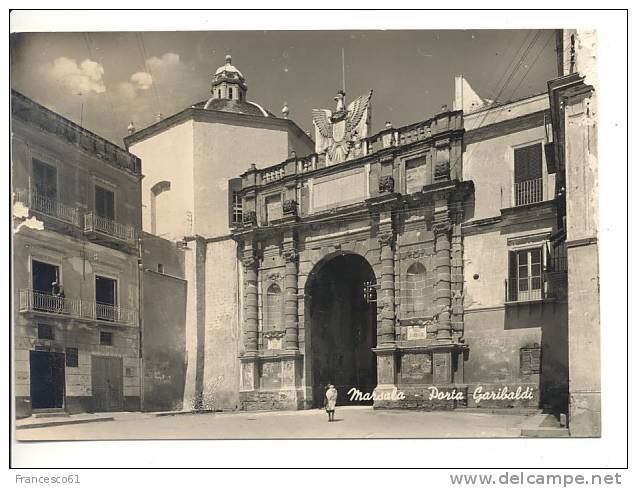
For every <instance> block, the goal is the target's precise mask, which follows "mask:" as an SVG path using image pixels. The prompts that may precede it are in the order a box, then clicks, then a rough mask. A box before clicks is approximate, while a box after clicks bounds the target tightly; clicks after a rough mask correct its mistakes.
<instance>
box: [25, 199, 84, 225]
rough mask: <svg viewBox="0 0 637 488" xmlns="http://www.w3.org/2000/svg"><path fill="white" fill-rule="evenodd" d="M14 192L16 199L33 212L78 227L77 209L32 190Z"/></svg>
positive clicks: (79, 220)
mask: <svg viewBox="0 0 637 488" xmlns="http://www.w3.org/2000/svg"><path fill="white" fill-rule="evenodd" d="M16 193H17V200H18V201H19V202H21V203H23V204H24V205H26V206H27V207H29V208H30V209H31V210H33V211H34V212H38V213H41V214H44V215H48V216H49V217H53V218H54V219H57V220H60V221H62V222H66V223H67V224H71V225H74V226H76V227H80V222H81V214H80V210H79V209H77V208H75V207H71V206H70V205H66V204H64V203H62V202H60V201H59V200H56V199H55V198H51V197H47V196H44V195H41V194H40V193H38V192H36V191H34V190H19V191H17V192H16Z"/></svg>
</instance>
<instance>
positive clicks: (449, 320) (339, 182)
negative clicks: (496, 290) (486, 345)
mask: <svg viewBox="0 0 637 488" xmlns="http://www.w3.org/2000/svg"><path fill="white" fill-rule="evenodd" d="M462 130H463V129H462V118H461V114H460V113H459V112H445V113H441V114H439V115H437V116H436V117H434V118H433V119H430V120H428V121H425V122H423V123H421V124H420V126H418V127H416V126H409V127H408V128H404V129H396V130H395V132H396V134H395V140H396V141H398V142H397V144H395V145H392V146H387V147H385V145H384V144H383V142H382V137H381V136H382V134H381V135H378V136H375V137H371V138H368V139H366V140H364V141H363V144H364V145H365V147H366V148H367V154H366V155H364V156H362V157H359V158H357V159H353V160H347V161H343V162H340V163H339V164H329V165H328V164H326V163H325V161H324V160H322V159H321V158H320V157H319V158H315V157H314V155H312V156H309V157H308V161H309V162H308V163H307V164H303V162H301V163H299V162H298V160H296V159H295V160H291V161H287V162H285V163H283V164H282V165H277V167H281V168H282V169H283V171H280V172H279V173H280V175H281V176H280V177H279V178H278V179H274V180H273V179H264V178H263V177H262V175H261V173H268V174H269V173H270V172H271V170H270V169H269V168H267V169H264V170H258V169H257V168H251V169H250V170H249V171H247V172H246V173H244V174H243V175H242V181H243V188H242V195H243V207H244V209H245V211H244V212H245V213H244V215H250V216H251V218H250V219H249V220H248V221H246V219H245V218H244V226H242V227H239V228H237V229H236V230H235V231H234V234H233V235H234V238H235V240H236V241H237V242H238V244H239V246H240V248H241V249H243V259H244V269H245V279H244V294H245V313H244V342H245V351H246V352H245V353H244V354H243V355H242V356H241V357H240V361H241V366H242V374H241V377H242V379H243V380H242V387H241V394H240V400H241V408H243V409H271V408H310V407H312V406H319V405H320V404H321V398H320V395H321V394H322V390H321V388H322V387H323V385H324V382H325V381H334V380H330V378H332V377H338V376H339V375H341V373H342V371H339V370H338V369H339V367H340V369H341V370H342V369H347V368H348V367H351V368H355V367H357V368H358V370H357V373H356V374H357V375H358V376H357V378H359V381H367V382H368V383H366V384H369V385H372V387H374V386H375V389H376V390H377V391H378V392H382V391H384V390H388V391H389V390H392V389H393V388H396V387H398V388H400V389H401V391H404V392H405V393H406V394H407V395H408V398H417V397H418V396H419V395H422V394H423V392H424V391H425V390H426V389H427V388H428V387H429V386H430V385H439V386H440V387H441V388H442V387H443V386H444V387H450V386H452V385H461V384H462V382H463V377H462V367H458V363H461V362H462V357H463V354H464V350H465V349H466V346H465V345H464V344H463V340H462V315H461V314H460V315H458V314H456V313H455V310H456V308H455V306H456V305H457V303H456V301H454V296H455V295H454V291H455V290H461V289H462V279H463V277H462V275H461V274H458V272H453V273H452V252H453V250H455V249H456V248H455V247H454V245H455V240H454V239H457V238H458V237H457V236H456V237H454V236H455V234H454V229H460V224H461V219H462V212H458V211H456V209H457V208H458V206H462V204H463V202H465V200H466V199H467V198H468V197H470V195H471V194H472V191H473V186H472V183H471V182H470V181H462V155H461V152H462ZM441 141H442V143H441ZM414 157H425V158H428V160H429V161H436V162H441V161H442V163H441V164H447V170H448V171H447V172H446V173H444V172H441V171H440V170H439V166H440V165H439V164H438V163H436V164H435V165H434V164H431V165H430V166H429V167H428V169H427V170H428V171H429V174H430V176H429V178H428V181H430V182H433V183H430V184H427V185H425V186H423V187H421V188H419V189H418V191H411V192H408V191H407V188H406V183H405V181H406V179H405V162H406V160H407V159H412V158H414ZM354 175H356V176H354ZM358 175H360V176H358ZM443 176H444V178H443ZM264 180H265V181H266V182H265V183H264ZM273 194H280V195H282V197H281V199H280V201H281V202H284V203H283V204H282V207H283V208H282V214H283V218H281V219H278V220H276V221H274V222H268V220H267V215H266V211H265V208H264V205H265V203H264V202H265V201H266V198H265V197H264V196H263V195H273ZM335 195H337V196H338V198H336V197H335ZM289 202H293V204H292V203H289ZM297 202H298V203H297ZM292 209H293V210H294V211H292ZM252 216H253V217H252ZM460 239H461V237H460ZM452 248H453V250H452ZM256 249H259V252H260V253H261V254H260V255H259V256H257V254H256V253H255V250H256ZM336 262H338V263H342V265H341V264H339V266H343V268H342V269H337V270H336V271H333V273H335V274H332V275H330V274H329V273H327V271H326V270H327V269H328V268H330V266H331V264H330V263H332V264H333V263H336ZM414 263H420V266H421V267H422V268H419V269H423V270H424V271H423V273H422V274H421V275H420V278H421V279H420V281H414V280H412V281H408V280H407V278H406V276H407V274H406V273H407V271H406V270H407V269H408V268H409V266H410V265H412V264H414ZM365 269H369V270H370V271H369V272H366V271H365ZM455 271H457V270H455ZM460 272H461V269H460ZM357 273H358V274H359V275H360V278H359V277H358V275H357V276H356V277H355V279H358V281H355V279H354V278H352V279H354V281H352V283H354V282H355V283H356V285H355V286H354V288H352V287H351V286H349V285H347V286H346V285H345V284H344V282H346V281H347V280H348V279H349V278H348V276H349V275H353V274H357ZM366 273H367V274H366ZM274 275H276V276H279V277H281V276H282V277H283V288H284V299H283V304H284V305H283V310H284V314H283V315H284V331H285V332H284V334H283V333H278V334H279V335H278V337H281V338H282V339H283V341H281V342H280V343H277V344H280V348H279V349H271V348H270V347H268V348H266V347H264V346H262V347H261V348H259V347H258V346H259V345H260V344H264V342H263V340H259V338H258V330H257V325H256V324H257V319H256V317H260V316H264V315H263V313H261V311H260V310H259V309H258V306H259V304H262V303H263V299H258V298H257V296H256V293H257V290H258V289H265V285H264V283H266V282H267V280H271V279H272V276H274ZM330 276H333V277H334V278H333V279H330V278H329V277H330ZM259 283H261V285H259ZM414 283H417V289H413V290H412V289H409V290H408V288H409V287H411V286H412V285H413V284H414ZM357 287H360V290H359V288H357ZM402 288H404V289H405V290H408V291H409V292H410V293H408V294H407V295H405V290H402ZM334 290H337V291H334ZM364 290H367V291H369V293H368V292H367V291H364ZM371 291H373V293H372V292H371ZM329 293H332V294H331V295H329V297H331V298H330V299H328V300H325V299H324V296H326V295H325V294H329ZM363 293H365V300H364V301H363V300H361V299H360V297H361V296H362V295H363ZM322 297H323V298H322ZM344 297H352V298H347V299H346V298H344ZM426 297H430V298H431V300H427V299H426ZM352 300H353V301H354V302H356V303H359V305H357V306H358V307H359V308H357V309H355V310H356V313H355V314H354V315H351V316H349V317H350V318H345V316H346V315H347V314H348V313H349V312H348V311H347V310H349V309H348V308H347V307H349V306H350V305H349V303H350V302H352ZM401 300H402V301H401ZM331 302H334V303H333V304H332V303H331ZM412 302H417V304H416V305H417V306H414V305H413V303H412ZM339 304H341V305H339ZM421 304H424V305H422V306H421ZM414 307H415V308H414ZM412 310H415V311H412ZM367 313H369V316H370V317H371V318H370V319H369V320H367V319H365V324H363V325H360V328H359V329H356V330H357V331H358V332H356V334H358V335H356V334H354V335H353V336H352V335H351V334H350V335H345V336H343V335H341V336H339V335H338V334H341V332H338V331H337V330H336V329H338V328H339V327H340V328H345V329H347V328H348V327H357V326H356V325H355V323H356V321H357V320H359V316H362V315H365V314H367ZM326 314H327V315H326ZM357 314H358V315H357ZM264 317H265V316H264ZM321 317H323V318H321ZM330 317H331V318H330ZM458 317H459V321H458ZM263 320H266V318H264V319H263ZM335 323H336V325H335ZM348 324H349V325H348ZM403 324H405V326H403ZM263 327H264V330H266V328H267V327H268V324H265V323H264V324H263ZM408 327H411V329H413V331H411V329H410V332H409V333H406V332H405V333H403V332H404V329H406V328H408ZM370 330H373V333H368V332H369V331H370ZM263 334H265V333H262V335H263ZM270 334H272V333H270ZM370 334H371V335H372V336H373V337H370ZM326 337H327V339H326ZM330 337H331V339H330ZM330 340H333V341H336V342H331V344H332V345H331V346H329V344H330ZM347 341H353V342H351V344H353V346H347V347H356V348H358V349H356V350H358V351H359V355H361V357H363V356H364V355H365V354H370V357H372V358H373V357H374V356H375V359H373V363H370V364H369V365H367V366H364V367H363V366H360V365H358V366H356V365H355V364H354V363H351V362H350V363H348V357H347V356H348V354H347V351H349V350H350V349H347V347H346V346H344V345H341V343H347V344H349V342H347ZM269 344H272V342H270V343H269ZM356 344H358V345H356ZM324 349H327V351H326V350H324ZM372 352H373V355H372ZM365 357H366V356H365ZM330 361H335V363H334V364H336V365H337V366H338V365H340V366H339V367H337V368H336V370H334V369H333V368H332V366H330V364H332V363H330ZM339 361H340V363H339ZM328 363H329V364H328ZM401 363H405V364H411V365H413V367H411V366H410V367H409V368H408V369H407V371H405V370H404V369H403V370H401ZM343 364H345V366H343ZM366 364H367V363H366ZM348 365H349V366H348ZM321 368H323V369H321ZM330 368H332V369H330ZM319 370H320V371H319ZM322 375H323V376H322ZM325 375H327V376H325ZM363 375H365V378H364V379H363V380H361V379H360V378H362V377H363ZM345 384H347V385H348V386H349V385H350V383H347V381H346V380H343V385H345ZM343 385H341V386H343ZM337 386H338V385H337ZM458 387H460V386H458ZM445 405H446V404H445ZM375 406H390V407H392V406H395V407H400V406H402V405H398V404H397V403H395V402H392V401H385V400H382V401H376V403H375Z"/></svg>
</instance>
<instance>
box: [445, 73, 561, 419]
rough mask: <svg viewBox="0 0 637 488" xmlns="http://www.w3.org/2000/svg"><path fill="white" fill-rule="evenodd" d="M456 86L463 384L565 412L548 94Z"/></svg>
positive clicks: (555, 191)
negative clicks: (467, 193)
mask: <svg viewBox="0 0 637 488" xmlns="http://www.w3.org/2000/svg"><path fill="white" fill-rule="evenodd" d="M456 83H457V84H464V87H462V86H457V87H456V101H455V105H456V106H457V107H458V108H462V109H463V113H464V128H465V134H464V147H465V149H464V164H463V170H464V177H465V178H466V179H470V180H472V181H473V182H474V185H475V193H474V195H473V196H472V197H471V198H470V199H469V201H468V202H467V205H466V206H465V220H464V222H463V225H462V230H463V254H464V263H465V267H464V271H465V274H464V280H465V288H464V297H463V299H464V324H465V335H464V338H465V342H466V344H467V346H468V348H469V350H470V353H469V355H468V357H467V360H466V362H465V381H466V382H467V383H469V384H473V385H481V386H482V387H483V388H494V387H496V386H498V385H502V384H506V385H507V386H508V388H509V389H516V388H517V387H521V388H522V389H526V388H527V387H529V388H532V389H533V391H534V397H535V403H534V405H536V406H550V407H552V408H556V409H558V410H559V411H560V412H564V411H565V408H566V401H567V393H568V342H567V341H568V328H567V303H566V297H567V264H566V263H567V261H566V250H565V247H564V243H563V241H564V229H563V222H562V220H561V219H560V218H558V216H559V212H558V209H559V206H560V203H559V202H560V198H559V197H560V191H559V187H558V185H557V184H556V172H555V167H554V165H553V164H552V159H551V158H547V154H550V150H551V148H552V132H551V120H550V114H549V100H548V96H547V95H546V94H539V95H535V96H530V97H525V98H522V99H519V100H514V101H511V102H507V103H500V104H497V103H487V102H484V101H483V102H481V101H480V99H479V97H478V101H477V103H476V102H475V100H471V99H470V97H466V94H467V93H468V92H469V93H473V94H474V96H475V92H473V90H472V89H471V87H470V86H469V85H468V83H467V81H466V80H463V79H462V78H458V79H457V81H456ZM463 95H464V99H463ZM467 98H469V100H471V101H473V102H474V103H473V104H472V105H471V104H470V103H468V102H469V100H467ZM470 394H471V392H470ZM483 403H485V402H483ZM496 403H497V402H496Z"/></svg>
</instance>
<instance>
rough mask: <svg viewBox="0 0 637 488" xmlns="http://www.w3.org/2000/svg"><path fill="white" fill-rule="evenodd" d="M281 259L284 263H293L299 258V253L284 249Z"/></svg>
mask: <svg viewBox="0 0 637 488" xmlns="http://www.w3.org/2000/svg"><path fill="white" fill-rule="evenodd" d="M282 256H283V259H285V262H286V263H295V262H296V261H297V259H298V258H299V253H298V251H297V250H296V249H294V248H291V249H284V250H283V253H282Z"/></svg>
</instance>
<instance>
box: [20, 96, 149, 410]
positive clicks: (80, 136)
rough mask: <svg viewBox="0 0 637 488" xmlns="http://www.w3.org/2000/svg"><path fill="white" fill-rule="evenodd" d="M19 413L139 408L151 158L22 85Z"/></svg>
mask: <svg viewBox="0 0 637 488" xmlns="http://www.w3.org/2000/svg"><path fill="white" fill-rule="evenodd" d="M11 109H12V112H11V113H12V118H11V164H12V173H11V177H12V192H13V240H12V245H13V281H12V283H13V293H14V308H13V311H14V315H13V325H14V327H13V338H14V358H15V362H14V365H15V401H16V413H17V415H18V416H23V415H29V414H30V413H34V412H35V413H37V412H39V411H65V412H71V413H72V412H79V411H110V410H136V409H139V408H140V396H141V394H140V385H141V382H140V371H141V364H140V361H141V358H140V349H139V340H140V321H139V319H140V317H139V268H138V260H139V257H140V256H139V240H138V233H139V231H140V223H141V212H140V203H139V202H140V186H141V162H140V160H139V158H137V157H135V156H133V155H132V154H130V153H128V152H127V151H125V150H124V149H121V148H120V147H118V146H116V145H114V144H112V143H110V142H108V141H106V140H105V139H102V138H101V137H99V136H97V135H95V134H93V133H91V132H89V131H87V130H86V129H84V128H82V127H80V126H78V125H77V124H75V123H73V122H71V121H70V120H68V119H65V118H64V117H62V116H60V115H59V114H56V113H55V112H52V111H51V110H48V109H47V108H45V107H43V106H41V105H39V104H37V103H36V102H34V101H33V100H31V99H29V98H27V97H25V96H24V95H22V94H20V93H18V92H15V91H12V92H11Z"/></svg>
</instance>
